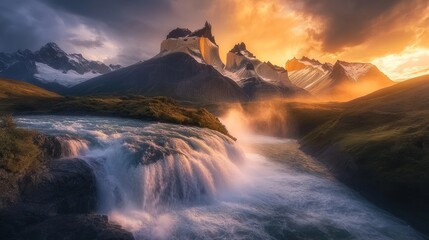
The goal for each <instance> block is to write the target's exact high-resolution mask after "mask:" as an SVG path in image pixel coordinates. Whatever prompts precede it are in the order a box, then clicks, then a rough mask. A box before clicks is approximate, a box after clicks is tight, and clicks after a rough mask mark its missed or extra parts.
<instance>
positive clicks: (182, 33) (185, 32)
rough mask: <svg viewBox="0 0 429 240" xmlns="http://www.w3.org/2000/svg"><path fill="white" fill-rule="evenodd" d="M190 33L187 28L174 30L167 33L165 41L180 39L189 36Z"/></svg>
mask: <svg viewBox="0 0 429 240" xmlns="http://www.w3.org/2000/svg"><path fill="white" fill-rule="evenodd" d="M191 33H192V32H191V30H189V29H187V28H176V29H174V30H172V31H171V32H169V33H168V35H167V39H169V38H180V37H186V36H188V35H190V34H191Z"/></svg>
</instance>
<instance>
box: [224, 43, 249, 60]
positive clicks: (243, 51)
mask: <svg viewBox="0 0 429 240" xmlns="http://www.w3.org/2000/svg"><path fill="white" fill-rule="evenodd" d="M229 52H231V53H234V54H237V55H240V56H246V57H249V58H256V56H255V55H253V53H251V52H249V50H247V48H246V44H245V43H244V42H241V43H237V44H235V45H234V47H233V48H232V49H231V50H230V51H229Z"/></svg>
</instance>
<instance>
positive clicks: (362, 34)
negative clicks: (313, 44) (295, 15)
mask: <svg viewBox="0 0 429 240" xmlns="http://www.w3.org/2000/svg"><path fill="white" fill-rule="evenodd" d="M293 5H294V7H295V9H296V10H297V11H299V12H301V13H302V14H304V15H305V16H307V17H312V18H315V19H316V20H320V21H321V23H322V24H321V26H320V29H315V31H312V32H311V35H312V36H311V37H313V38H314V39H316V40H318V41H320V42H321V43H322V47H323V50H324V51H328V52H337V51H340V50H342V49H343V48H346V47H352V46H355V45H359V44H361V43H363V42H365V41H366V40H367V39H370V38H371V37H373V36H374V35H377V34H379V33H383V32H388V31H392V30H394V29H396V28H404V27H407V25H409V24H413V25H415V24H416V23H418V21H419V20H420V19H422V18H424V17H425V14H426V13H427V10H428V6H429V2H428V1H427V0H376V1H374V0H301V1H294V3H293Z"/></svg>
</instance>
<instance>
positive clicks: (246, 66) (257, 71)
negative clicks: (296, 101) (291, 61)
mask: <svg viewBox="0 0 429 240" xmlns="http://www.w3.org/2000/svg"><path fill="white" fill-rule="evenodd" d="M225 70H226V71H227V72H229V73H230V75H231V77H232V78H233V79H234V80H236V81H237V82H238V83H239V85H240V86H242V88H243V89H244V90H245V92H246V93H247V94H248V95H249V97H250V98H251V99H261V98H270V97H298V96H307V93H306V91H304V90H302V89H300V88H299V87H297V86H295V85H294V84H293V83H291V82H290V80H289V77H288V72H287V71H286V69H284V68H282V67H279V66H275V65H273V64H272V63H270V62H262V61H260V60H259V59H257V58H256V56H255V55H254V54H253V53H251V52H250V51H249V50H247V47H246V44H245V43H239V44H236V45H235V46H234V47H233V48H232V49H231V51H230V52H229V53H228V54H227V61H226V66H225Z"/></svg>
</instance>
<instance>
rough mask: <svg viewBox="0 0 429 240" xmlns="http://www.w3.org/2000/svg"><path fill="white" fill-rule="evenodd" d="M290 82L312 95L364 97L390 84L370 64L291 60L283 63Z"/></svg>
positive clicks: (304, 59)
mask: <svg viewBox="0 0 429 240" xmlns="http://www.w3.org/2000/svg"><path fill="white" fill-rule="evenodd" d="M286 69H287V70H288V72H289V79H290V81H291V82H293V83H294V84H296V85H297V86H299V87H301V88H304V89H305V90H307V91H309V92H310V93H312V94H314V95H318V96H320V95H330V96H335V95H343V94H350V96H351V97H356V96H359V95H363V94H366V93H369V92H372V91H375V90H377V89H380V88H383V87H387V86H390V85H392V84H393V81H391V80H390V79H389V78H388V77H387V76H386V75H384V74H383V73H382V72H381V71H380V70H379V69H378V68H377V67H376V66H375V65H373V64H371V63H349V62H344V61H337V62H336V63H335V64H333V65H332V64H330V63H321V62H319V61H317V60H315V59H310V58H307V57H303V58H301V59H297V58H293V59H291V60H289V61H287V63H286Z"/></svg>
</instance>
